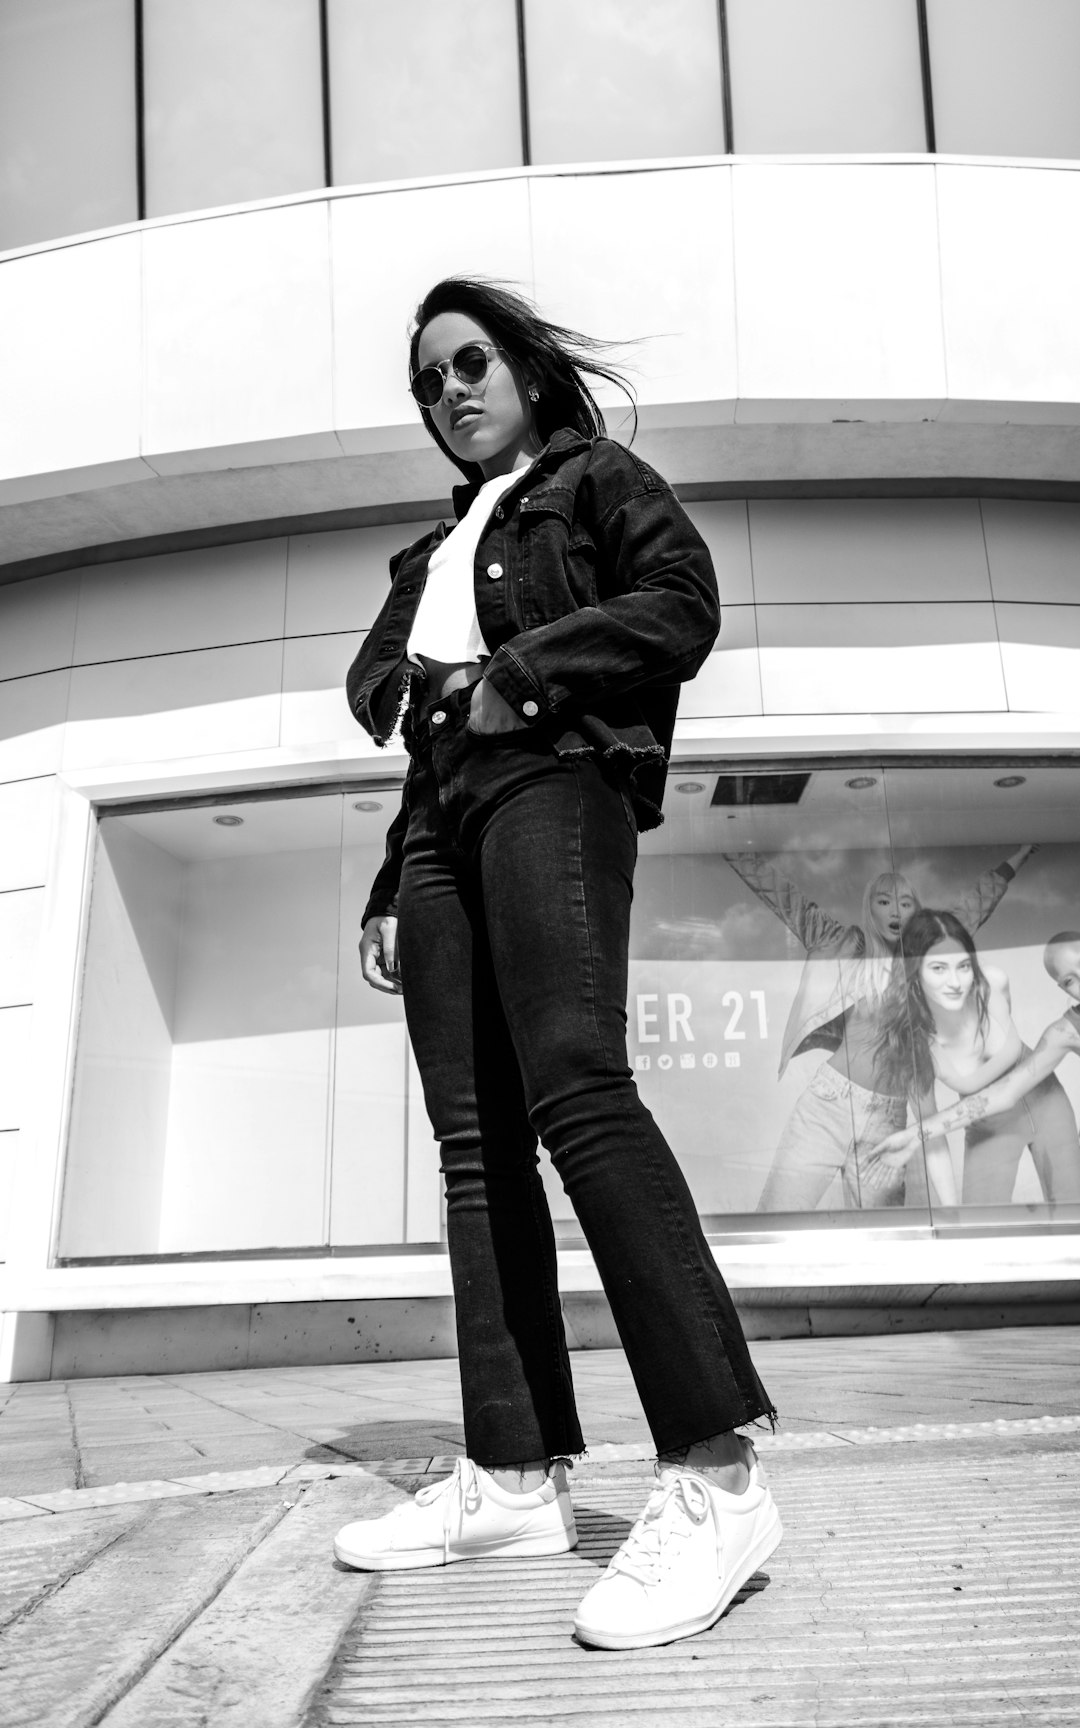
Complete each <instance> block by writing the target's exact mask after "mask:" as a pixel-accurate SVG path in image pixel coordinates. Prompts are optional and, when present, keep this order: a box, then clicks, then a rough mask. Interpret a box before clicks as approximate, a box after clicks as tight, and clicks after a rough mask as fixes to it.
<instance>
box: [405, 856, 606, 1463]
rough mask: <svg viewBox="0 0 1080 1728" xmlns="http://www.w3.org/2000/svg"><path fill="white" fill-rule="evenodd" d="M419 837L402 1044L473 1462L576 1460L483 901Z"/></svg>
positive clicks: (447, 859) (541, 1210) (558, 1321)
mask: <svg viewBox="0 0 1080 1728" xmlns="http://www.w3.org/2000/svg"><path fill="white" fill-rule="evenodd" d="M468 876H469V872H468V871H467V870H466V869H465V867H464V866H463V864H462V863H461V861H460V860H458V859H456V858H455V857H454V855H453V852H452V850H451V849H450V848H448V847H447V846H446V845H445V843H444V844H443V845H441V846H440V845H439V844H438V843H437V842H436V843H434V844H433V843H432V836H431V835H430V834H428V835H427V836H426V837H421V839H420V841H419V844H414V847H413V850H412V853H411V856H410V857H409V858H408V859H407V862H406V866H405V872H404V875H403V879H402V888H401V896H400V907H399V913H400V918H399V923H400V933H401V934H400V951H401V965H402V974H403V978H404V980H405V1008H406V1017H407V1020H408V1025H409V1034H410V1038H411V1040H412V1045H413V1050H414V1053H415V1055H416V1060H417V1066H418V1068H419V1071H420V1076H421V1080H422V1083H423V1087H424V1096H425V1102H426V1104H427V1109H428V1114H429V1116H430V1117H431V1120H432V1124H433V1127H434V1129H435V1134H436V1138H437V1139H438V1140H439V1142H440V1145H441V1149H442V1163H441V1168H442V1173H443V1178H444V1181H445V1186H446V1227H447V1238H448V1248H449V1253H450V1265H451V1273H452V1278H453V1286H454V1301H455V1311H456V1324H457V1338H458V1361H459V1369H460V1373H461V1383H462V1397H463V1405H464V1417H465V1444H466V1450H467V1452H468V1455H469V1457H470V1458H472V1459H474V1461H475V1462H476V1463H478V1464H480V1465H482V1466H484V1467H486V1468H492V1467H494V1466H497V1465H503V1464H520V1463H525V1462H528V1461H530V1460H535V1459H540V1458H552V1457H560V1456H572V1455H574V1454H576V1453H579V1452H581V1451H582V1450H583V1448H584V1439H583V1437H582V1433H581V1427H580V1424H579V1421H578V1416H577V1410H576V1407H575V1402H574V1389H573V1381H572V1377H571V1371H570V1360H569V1355H568V1353H567V1348H566V1339H565V1334H564V1330H563V1324H562V1311H561V1307H560V1302H559V1291H558V1275H557V1268H556V1256H555V1235H554V1231H553V1228H552V1223H551V1216H550V1212H549V1209H548V1204H547V1196H546V1194H545V1192H544V1185H543V1182H542V1181H541V1178H540V1174H539V1169H538V1159H537V1137H536V1134H535V1132H534V1131H533V1129H532V1127H531V1126H530V1123H529V1119H528V1114H527V1111H526V1108H525V1099H524V1094H523V1091H522V1085H521V1076H520V1073H519V1071H518V1065H517V1059H516V1056H515V1053H514V1048H513V1045H512V1043H511V1041H510V1036H509V1033H508V1031H507V1027H506V1021H505V1018H504V1016H503V1013H502V1009H501V1004H500V1000H499V992H498V987H497V984H496V981H495V977H494V974H493V971H492V966H491V955H490V950H489V948H488V943H487V936H486V931H485V929H484V921H483V915H482V910H481V907H480V904H479V897H478V896H477V895H476V894H475V892H474V891H473V890H472V889H471V888H470V886H469V881H468Z"/></svg>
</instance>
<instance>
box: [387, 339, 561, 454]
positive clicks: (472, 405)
mask: <svg viewBox="0 0 1080 1728" xmlns="http://www.w3.org/2000/svg"><path fill="white" fill-rule="evenodd" d="M466 342H488V343H492V345H493V346H497V344H496V343H494V342H493V339H492V337H491V336H490V335H489V334H488V332H487V331H486V330H485V329H484V327H483V325H482V324H478V323H477V322H476V319H475V318H470V317H469V316H468V314H467V313H465V312H440V314H439V316H438V317H437V318H433V319H432V320H431V323H430V324H425V326H424V328H423V330H422V331H421V333H420V347H419V353H418V355H417V370H418V371H419V370H420V368H421V367H423V366H437V365H438V364H439V363H440V361H441V362H445V361H447V360H449V359H450V358H451V356H452V355H454V354H456V353H457V350H458V349H459V348H461V347H463V346H464V344H465V343H466ZM444 370H445V373H446V377H445V380H444V383H443V393H442V396H441V397H440V398H439V400H438V402H436V404H435V406H434V407H433V408H431V409H429V410H428V412H429V413H430V415H431V418H432V420H433V421H434V423H435V426H436V428H437V430H438V432H439V434H440V436H441V437H442V439H443V440H444V442H445V444H446V447H447V449H448V450H452V451H453V452H454V455H455V456H458V457H460V458H461V460H462V461H464V462H476V463H478V464H479V466H480V468H481V469H482V470H483V474H484V478H485V480H490V479H492V478H493V477H494V476H495V475H496V474H509V473H510V471H511V469H514V468H519V467H521V465H522V463H523V462H524V461H525V460H526V459H527V458H528V457H529V456H531V455H533V454H534V453H535V452H536V451H537V450H538V449H539V448H540V441H539V439H538V438H537V437H536V433H535V428H534V426H533V413H532V403H531V402H530V401H529V398H528V394H527V391H526V388H525V385H524V383H523V382H522V381H521V380H520V379H518V378H517V376H516V375H515V373H514V370H513V368H512V367H511V365H510V362H509V361H508V360H506V359H505V358H504V357H503V355H502V354H492V355H490V356H489V358H488V371H487V376H486V377H485V378H484V379H483V380H482V381H481V382H480V383H479V384H464V383H462V381H461V379H460V378H459V377H458V376H457V374H456V373H455V372H453V371H452V370H451V368H450V367H448V366H444Z"/></svg>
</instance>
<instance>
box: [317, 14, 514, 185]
mask: <svg viewBox="0 0 1080 1728" xmlns="http://www.w3.org/2000/svg"><path fill="white" fill-rule="evenodd" d="M327 28H328V44H329V58H330V113H331V156H332V161H333V170H334V182H335V184H336V185H338V186H348V185H352V184H355V183H356V182H358V181H364V180H403V179H408V178H410V177H411V176H414V175H415V176H419V175H433V174H457V173H464V172H466V171H467V170H468V169H470V168H514V167H517V166H519V165H520V163H521V160H522V156H521V102H520V73H519V68H518V40H517V17H516V9H515V6H514V0H396V3H395V4H394V5H393V6H387V5H385V4H384V0H329V7H328V11H327Z"/></svg>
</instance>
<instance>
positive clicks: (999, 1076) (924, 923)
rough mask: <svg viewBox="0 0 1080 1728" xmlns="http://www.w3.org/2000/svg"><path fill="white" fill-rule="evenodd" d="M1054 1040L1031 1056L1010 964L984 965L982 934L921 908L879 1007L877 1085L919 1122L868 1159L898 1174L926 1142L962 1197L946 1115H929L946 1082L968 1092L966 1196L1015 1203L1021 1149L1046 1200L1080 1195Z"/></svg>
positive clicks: (950, 1200)
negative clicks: (1051, 1055)
mask: <svg viewBox="0 0 1080 1728" xmlns="http://www.w3.org/2000/svg"><path fill="white" fill-rule="evenodd" d="M1050 1032H1051V1034H1053V1029H1050ZM1044 1040H1045V1035H1044ZM1049 1042H1050V1043H1051V1044H1054V1045H1055V1046H1057V1047H1059V1049H1060V1054H1058V1055H1057V1060H1060V1059H1061V1056H1063V1055H1064V1054H1065V1053H1066V1044H1065V1042H1064V1041H1063V1040H1062V1039H1060V1038H1059V1037H1057V1036H1056V1035H1052V1036H1051V1038H1050V1040H1049ZM1047 1047H1048V1046H1047V1043H1046V1042H1045V1041H1044V1042H1043V1047H1042V1051H1041V1053H1040V1059H1039V1062H1038V1065H1037V1067H1036V1068H1035V1070H1034V1071H1033V1070H1032V1068H1031V1066H1030V1058H1031V1056H1032V1053H1031V1052H1030V1051H1028V1050H1026V1049H1025V1048H1024V1045H1023V1043H1022V1042H1021V1039H1020V1034H1019V1033H1018V1032H1017V1030H1016V1027H1015V1026H1014V1025H1013V1021H1012V1011H1011V1005H1010V1002H1009V983H1008V979H1007V978H1006V976H1005V974H1004V972H1002V971H1000V970H999V969H998V968H997V967H985V968H984V967H982V966H981V965H980V964H979V958H978V955H977V954H976V952H975V944H974V942H973V941H972V939H971V937H970V935H969V934H968V932H967V930H966V929H965V928H964V926H963V924H961V923H960V921H959V920H958V919H957V918H955V917H954V916H953V915H952V914H951V913H949V912H933V911H929V910H926V909H924V910H922V911H920V912H917V913H916V914H915V916H914V917H913V918H912V919H911V921H910V923H909V924H908V927H907V929H906V930H905V932H904V939H903V965H902V966H898V967H897V968H896V969H895V974H894V978H893V981H892V983H891V984H890V986H889V989H888V991H887V992H886V995H885V1000H884V1002H883V1004H882V1010H881V1031H880V1036H879V1038H878V1043H877V1047H876V1059H877V1064H878V1072H879V1074H880V1075H881V1077H882V1081H881V1083H882V1084H883V1085H887V1086H888V1087H889V1088H890V1090H901V1089H902V1090H903V1092H904V1094H905V1095H906V1096H907V1097H908V1099H909V1100H911V1102H912V1103H913V1104H915V1105H916V1108H917V1114H918V1116H919V1117H920V1118H922V1119H923V1125H922V1128H921V1130H920V1129H919V1128H918V1127H916V1128H915V1129H913V1130H905V1131H903V1132H902V1133H899V1134H894V1135H890V1136H889V1137H888V1138H887V1139H885V1140H883V1141H882V1143H881V1144H880V1145H879V1146H877V1147H875V1148H874V1149H873V1155H872V1160H871V1161H872V1163H873V1165H874V1166H875V1167H876V1168H878V1169H880V1170H881V1171H882V1173H883V1177H882V1179H883V1180H888V1179H890V1178H891V1177H892V1176H893V1175H894V1174H895V1172H896V1170H897V1169H898V1168H902V1167H903V1165H904V1164H905V1163H906V1162H907V1159H908V1158H910V1157H911V1155H912V1153H913V1152H914V1151H915V1149H916V1147H917V1146H919V1145H920V1144H922V1143H923V1142H924V1141H925V1142H926V1162H927V1173H928V1175H929V1177H930V1180H931V1183H932V1185H933V1187H934V1189H935V1190H936V1194H937V1198H938V1199H939V1201H940V1202H941V1203H942V1204H943V1205H955V1204H956V1194H955V1184H954V1181H953V1178H952V1166H951V1161H950V1158H949V1151H948V1147H947V1145H946V1144H945V1141H944V1140H943V1139H942V1138H941V1131H940V1120H941V1119H940V1118H938V1117H937V1116H935V1115H934V1114H933V1109H934V1103H933V1100H934V1089H935V1085H936V1083H937V1082H938V1081H939V1080H940V1081H943V1082H944V1083H945V1085H947V1086H949V1087H951V1088H952V1090H953V1091H954V1092H957V1093H959V1094H960V1096H961V1099H962V1100H965V1099H966V1100H967V1103H966V1105H964V1106H962V1107H961V1108H960V1109H959V1111H958V1112H956V1115H957V1119H958V1120H962V1121H964V1122H965V1123H966V1125H967V1132H966V1134H965V1137H964V1172H963V1184H962V1190H961V1195H960V1199H961V1202H962V1203H963V1204H964V1205H967V1206H972V1205H976V1206H993V1205H1008V1204H1009V1202H1010V1201H1011V1200H1012V1195H1013V1188H1014V1186H1015V1183H1016V1172H1017V1168H1018V1166H1019V1163H1020V1159H1021V1156H1022V1154H1023V1151H1024V1148H1025V1147H1029V1148H1030V1150H1031V1156H1032V1158H1033V1160H1034V1163H1035V1168H1036V1171H1037V1172H1038V1175H1039V1180H1040V1182H1041V1184H1042V1188H1043V1192H1044V1194H1045V1195H1046V1197H1047V1199H1055V1200H1074V1199H1077V1198H1080V1141H1078V1138H1077V1131H1076V1118H1075V1116H1074V1115H1073V1111H1072V1106H1071V1105H1070V1103H1069V1100H1068V1098H1067V1096H1066V1094H1065V1090H1064V1088H1063V1087H1062V1085H1061V1083H1060V1081H1059V1080H1058V1078H1057V1076H1056V1074H1053V1073H1052V1072H1051V1071H1050V1070H1051V1068H1052V1067H1054V1066H1056V1061H1054V1062H1051V1063H1047V1062H1046V1060H1045V1056H1046V1050H1047ZM1010 1082H1011V1084H1010ZM977 1095H978V1098H977ZM988 1099H989V1100H990V1102H988V1101H987V1100H988ZM927 1106H929V1107H928V1108H927ZM953 1115H954V1113H953V1112H952V1111H947V1112H945V1113H944V1117H945V1120H946V1124H947V1126H953V1125H955V1124H954V1121H953Z"/></svg>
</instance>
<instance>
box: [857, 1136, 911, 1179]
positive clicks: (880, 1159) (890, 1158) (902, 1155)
mask: <svg viewBox="0 0 1080 1728" xmlns="http://www.w3.org/2000/svg"><path fill="white" fill-rule="evenodd" d="M921 1142H922V1133H921V1131H920V1129H919V1128H918V1127H917V1126H916V1127H911V1128H898V1129H897V1131H896V1133H895V1134H890V1135H889V1136H888V1138H887V1139H885V1140H879V1142H878V1144H877V1145H876V1146H874V1147H872V1148H871V1150H870V1151H869V1152H868V1153H867V1154H866V1162H867V1167H868V1174H869V1176H870V1179H871V1181H873V1180H874V1178H875V1173H876V1174H878V1176H879V1178H880V1180H882V1181H884V1180H885V1175H886V1172H887V1171H889V1170H903V1168H904V1166H905V1165H906V1164H908V1163H910V1161H911V1159H912V1158H913V1157H914V1155H915V1153H916V1152H917V1151H918V1149H919V1146H920V1144H921Z"/></svg>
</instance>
